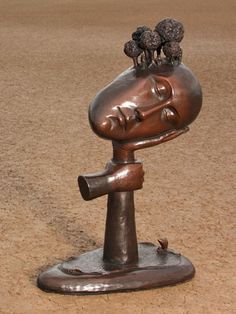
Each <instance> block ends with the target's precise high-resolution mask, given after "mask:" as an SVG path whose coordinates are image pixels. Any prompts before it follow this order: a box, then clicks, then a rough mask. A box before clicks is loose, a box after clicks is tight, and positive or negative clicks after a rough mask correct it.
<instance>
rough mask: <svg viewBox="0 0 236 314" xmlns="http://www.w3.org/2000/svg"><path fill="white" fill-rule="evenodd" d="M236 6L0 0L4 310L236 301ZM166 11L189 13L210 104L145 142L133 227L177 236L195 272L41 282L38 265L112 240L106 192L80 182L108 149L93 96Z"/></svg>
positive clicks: (191, 307)
mask: <svg viewBox="0 0 236 314" xmlns="http://www.w3.org/2000/svg"><path fill="white" fill-rule="evenodd" d="M235 10H236V5H235V1H233V0H232V1H230V0H225V1H219V0H214V1H213V0H204V1H203V0H191V1H188V0H182V1H175V0H174V1H157V0H156V1H155V0H146V1H140V0H126V1H115V0H96V1H95V0H94V1H92V0H76V1H75V0H47V1H46V0H41V1H38V0H28V1H27V0H11V1H4V0H1V1H0V12H1V13H0V15H1V18H0V75H1V80H0V90H1V93H0V101H1V105H0V121H1V124H0V125H1V138H0V143H1V151H0V161H1V163H0V167H1V182H0V183H1V201H0V207H1V211H0V219H1V225H0V228H1V229H0V230H1V239H0V259H1V268H0V276H1V279H0V283H1V284H0V312H1V313H132V314H133V313H137V314H139V313H140V314H141V313H145V314H146V313H147V314H152V313H191V314H197V313H204V314H205V313H214V314H216V313H236V304H235V286H236V282H235V259H234V257H235V256H234V254H233V253H234V252H233V251H234V250H235V221H236V219H235V194H234V193H235V192H234V191H233V185H234V168H233V161H234V160H233V151H234V148H235V141H234V140H235V134H233V130H234V127H235V100H236V99H235V98H236V97H235V83H236V82H235V71H236V65H235V56H236V44H235V42H236V36H235V35H236V32H235V29H236V20H235ZM167 16H171V17H174V18H176V19H179V20H181V21H182V22H183V23H184V25H185V29H186V36H185V39H184V42H183V44H182V47H183V49H184V59H183V61H184V63H185V64H186V65H188V66H189V67H190V68H191V69H192V70H193V72H194V73H195V74H196V76H197V77H198V78H199V80H200V82H201V84H202V87H203V92H204V106H203V109H202V111H201V114H200V116H199V118H198V119H197V120H196V122H195V123H194V124H193V125H192V127H191V132H189V133H188V134H186V135H184V136H182V137H180V138H178V139H177V140H175V141H172V142H169V143H167V144H163V145H161V146H160V147H158V148H152V149H147V150H143V151H140V152H139V153H138V154H137V155H138V157H139V158H140V159H142V160H143V161H144V167H145V171H146V176H145V184H144V188H143V190H142V191H139V192H137V193H136V217H137V232H138V238H139V240H140V241H153V242H156V241H157V239H158V238H160V237H163V236H166V237H168V239H169V242H170V247H172V248H174V249H175V250H177V251H180V252H181V253H182V254H184V255H186V256H187V257H189V258H190V259H191V260H192V262H193V263H194V265H195V266H196V269H197V274H196V277H195V278H194V280H192V281H191V282H188V283H185V284H182V285H179V286H174V287H167V288H162V289H154V290H150V291H139V292H130V293H117V294H109V295H99V296H63V295H57V294H47V293H45V292H42V291H41V290H39V289H38V288H37V287H36V278H37V275H38V274H39V272H40V271H41V270H42V269H45V268H47V266H49V265H53V264H55V263H57V262H58V261H60V260H63V259H65V258H67V257H69V256H71V255H77V254H80V253H82V252H85V251H87V250H90V249H94V248H97V247H100V246H101V245H102V243H103V233H104V220H105V209H106V199H105V197H103V198H100V199H97V200H94V201H91V202H84V201H83V200H82V198H81V196H80V194H79V192H78V188H77V183H76V180H77V176H78V175H79V174H83V173H88V172H94V171H98V170H102V169H103V167H104V164H105V162H106V161H108V160H109V159H110V157H111V145H110V143H109V142H108V141H104V140H102V139H99V138H97V137H96V135H94V134H93V133H92V131H91V130H90V127H89V124H88V121H87V108H88V103H89V101H90V100H91V99H92V98H93V97H94V95H95V94H96V92H97V91H98V90H99V89H100V88H102V87H103V86H104V85H106V84H107V83H108V82H110V81H111V80H112V79H113V78H114V77H116V75H117V74H119V73H120V72H122V71H123V70H124V69H125V68H127V67H128V66H130V64H131V62H130V60H129V59H128V58H127V57H125V56H124V55H123V52H122V50H123V43H124V42H125V41H126V40H128V39H129V36H130V33H131V32H132V31H133V29H135V28H136V26H138V25H143V24H147V25H149V26H151V27H153V26H154V25H155V24H156V23H157V22H158V21H159V20H160V19H162V18H164V17H167ZM233 228H234V229H233Z"/></svg>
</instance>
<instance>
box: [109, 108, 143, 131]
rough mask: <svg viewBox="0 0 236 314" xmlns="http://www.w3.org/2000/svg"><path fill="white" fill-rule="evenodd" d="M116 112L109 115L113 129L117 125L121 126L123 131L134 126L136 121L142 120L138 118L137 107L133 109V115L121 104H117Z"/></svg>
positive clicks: (111, 128)
mask: <svg viewBox="0 0 236 314" xmlns="http://www.w3.org/2000/svg"><path fill="white" fill-rule="evenodd" d="M116 113H117V114H116V115H110V116H108V118H109V121H110V130H111V131H113V130H114V129H115V128H117V127H119V128H121V129H122V130H123V131H127V130H129V129H131V128H132V127H133V125H134V123H137V122H140V121H141V120H138V119H137V114H136V109H134V110H132V114H131V115H127V114H126V113H125V112H124V110H123V109H122V107H121V106H117V107H116Z"/></svg>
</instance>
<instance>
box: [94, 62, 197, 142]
mask: <svg viewBox="0 0 236 314" xmlns="http://www.w3.org/2000/svg"><path fill="white" fill-rule="evenodd" d="M201 105H202V93H201V87H200V84H199V82H198V80H197V79H196V78H195V76H194V75H193V73H192V72H191V71H190V70H189V69H188V68H187V67H186V66H184V65H183V64H179V65H177V66H176V65H172V64H170V63H167V62H166V63H162V64H161V65H159V66H155V65H153V66H151V67H148V68H146V69H138V68H129V69H128V70H126V71H125V72H123V73H122V74H121V75H119V76H118V77H117V78H116V79H115V80H114V81H113V82H112V83H111V84H109V85H108V86H106V87H105V88H104V89H103V90H101V91H100V92H99V93H98V94H97V95H96V97H95V98H94V100H93V101H92V102H91V104H90V108H89V120H90V124H91V127H92V129H93V131H94V132H95V133H96V134H97V135H99V136H100V137H102V138H106V139H110V140H115V141H126V140H136V139H139V138H148V137H153V136H157V135H159V134H162V133H164V132H169V131H171V130H179V129H182V128H185V127H186V126H188V125H189V124H190V123H191V122H193V121H194V119H195V118H196V117H197V115H198V113H199V111H200V109H201Z"/></svg>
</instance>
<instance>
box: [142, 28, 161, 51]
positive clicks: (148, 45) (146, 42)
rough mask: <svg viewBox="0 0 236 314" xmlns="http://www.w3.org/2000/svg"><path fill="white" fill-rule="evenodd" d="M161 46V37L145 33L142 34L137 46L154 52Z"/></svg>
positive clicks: (150, 32) (149, 32) (155, 33)
mask: <svg viewBox="0 0 236 314" xmlns="http://www.w3.org/2000/svg"><path fill="white" fill-rule="evenodd" d="M160 45H161V37H160V35H159V34H158V33H157V32H153V31H145V32H143V33H142V35H141V37H140V41H139V46H140V47H142V48H143V49H148V50H155V49H157V48H158V47H159V46H160Z"/></svg>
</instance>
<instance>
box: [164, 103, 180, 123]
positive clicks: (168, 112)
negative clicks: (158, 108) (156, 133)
mask: <svg viewBox="0 0 236 314" xmlns="http://www.w3.org/2000/svg"><path fill="white" fill-rule="evenodd" d="M161 119H162V120H163V121H168V122H170V123H171V124H173V125H174V126H175V125H177V124H178V122H179V114H178V112H177V111H176V110H175V108H173V107H167V108H164V109H163V110H162V113H161Z"/></svg>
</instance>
